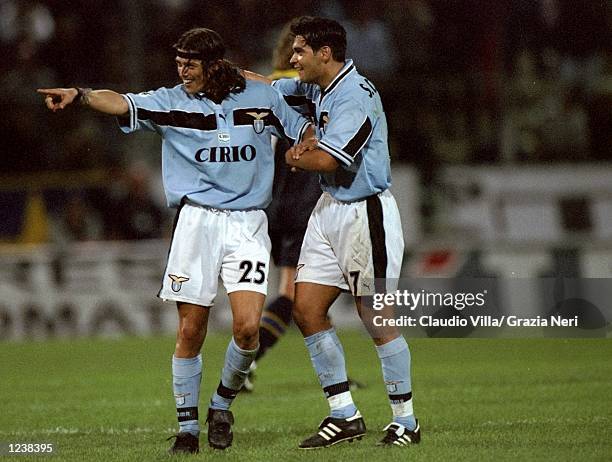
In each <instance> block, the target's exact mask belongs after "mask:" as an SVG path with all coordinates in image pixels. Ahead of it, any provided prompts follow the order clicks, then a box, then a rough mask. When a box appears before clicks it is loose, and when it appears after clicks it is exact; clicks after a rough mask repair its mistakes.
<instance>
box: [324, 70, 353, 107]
mask: <svg viewBox="0 0 612 462" xmlns="http://www.w3.org/2000/svg"><path fill="white" fill-rule="evenodd" d="M354 69H355V65H354V64H351V65H350V66H349V67H347V68H346V69H345V70H344V71H342V72H340V74H338V75H337V76H336V78H335V79H334V80H333V81H332V83H330V84H329V85H328V86H327V88H325V90H323V91H322V92H321V98H320V99H319V102H321V101H323V98H325V97H326V96H327V95H329V94H330V93H331V92H332V91H334V88H336V87H337V86H338V84H339V83H340V82H341V81H342V80H343V79H344V78H345V77H346V76H347V75H349V74H350V73H351V71H353V70H354Z"/></svg>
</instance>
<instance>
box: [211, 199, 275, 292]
mask: <svg viewBox="0 0 612 462" xmlns="http://www.w3.org/2000/svg"><path fill="white" fill-rule="evenodd" d="M267 223H268V221H267V218H266V215H265V213H264V212H263V211H261V210H257V211H251V212H232V222H231V228H230V229H228V233H227V235H226V236H225V238H224V239H225V248H226V252H225V254H224V256H223V261H222V263H221V279H222V281H223V285H224V286H225V289H226V290H227V293H228V294H231V293H232V292H236V291H252V292H258V293H260V294H263V295H264V296H265V295H266V294H267V290H268V272H269V266H270V247H271V245H270V237H269V236H268V228H267Z"/></svg>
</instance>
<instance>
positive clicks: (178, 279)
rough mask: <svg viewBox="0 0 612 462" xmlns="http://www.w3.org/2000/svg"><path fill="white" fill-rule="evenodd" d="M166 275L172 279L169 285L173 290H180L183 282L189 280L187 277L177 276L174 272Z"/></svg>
mask: <svg viewBox="0 0 612 462" xmlns="http://www.w3.org/2000/svg"><path fill="white" fill-rule="evenodd" d="M168 277H169V278H170V279H171V280H172V285H171V286H170V287H172V291H173V292H178V291H180V290H181V287H182V286H183V282H187V281H189V278H188V277H185V276H177V275H176V274H169V275H168Z"/></svg>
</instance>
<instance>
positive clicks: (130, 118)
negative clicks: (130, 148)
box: [117, 95, 138, 130]
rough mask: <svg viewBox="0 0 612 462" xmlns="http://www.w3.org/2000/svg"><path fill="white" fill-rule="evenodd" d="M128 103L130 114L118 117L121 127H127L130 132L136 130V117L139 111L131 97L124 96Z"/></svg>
mask: <svg viewBox="0 0 612 462" xmlns="http://www.w3.org/2000/svg"><path fill="white" fill-rule="evenodd" d="M122 96H123V97H124V98H125V100H126V101H127V103H128V108H129V109H128V113H127V115H125V116H118V117H117V121H118V122H119V126H120V127H126V128H128V129H130V130H136V116H137V114H138V110H137V109H136V105H135V104H134V100H133V99H132V98H131V97H130V96H129V95H122Z"/></svg>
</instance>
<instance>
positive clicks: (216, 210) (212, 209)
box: [184, 199, 262, 215]
mask: <svg viewBox="0 0 612 462" xmlns="http://www.w3.org/2000/svg"><path fill="white" fill-rule="evenodd" d="M184 203H185V204H187V205H191V206H192V207H198V208H201V209H204V210H208V211H209V212H212V213H216V214H221V213H224V214H226V215H229V214H230V213H232V212H257V211H259V210H262V209H258V208H252V209H220V208H217V207H212V206H210V205H202V204H198V203H197V202H194V201H192V200H190V199H185V201H184Z"/></svg>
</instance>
